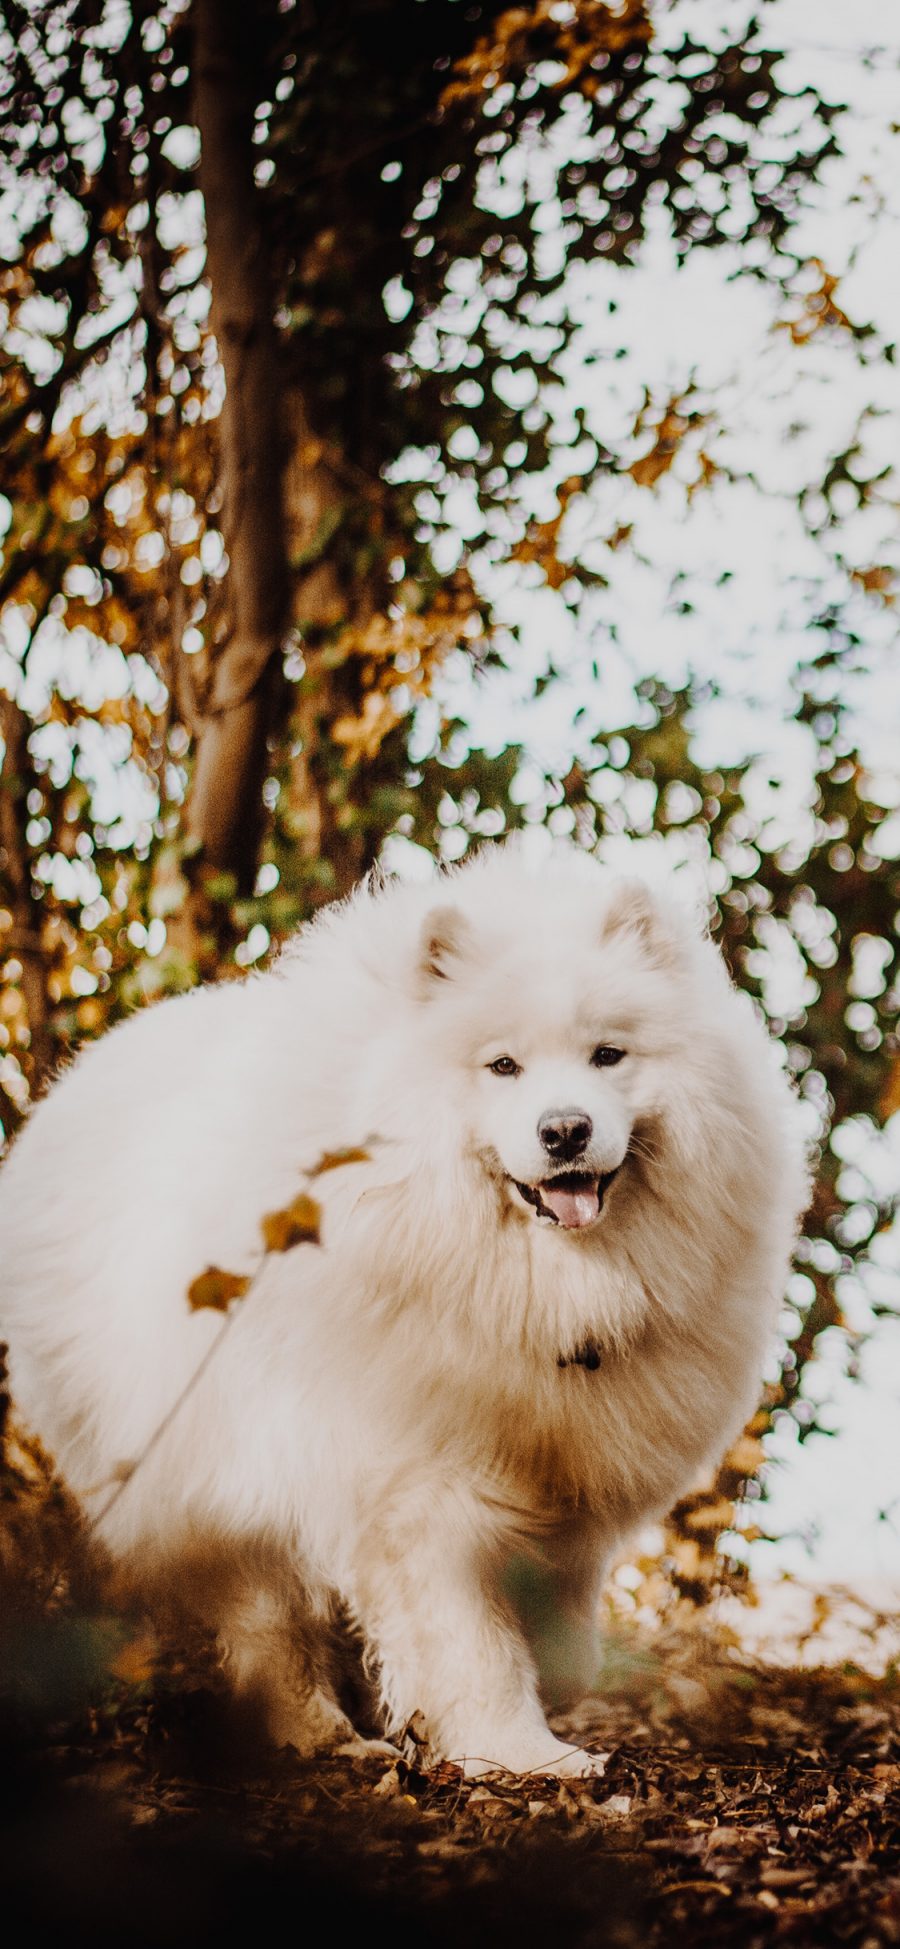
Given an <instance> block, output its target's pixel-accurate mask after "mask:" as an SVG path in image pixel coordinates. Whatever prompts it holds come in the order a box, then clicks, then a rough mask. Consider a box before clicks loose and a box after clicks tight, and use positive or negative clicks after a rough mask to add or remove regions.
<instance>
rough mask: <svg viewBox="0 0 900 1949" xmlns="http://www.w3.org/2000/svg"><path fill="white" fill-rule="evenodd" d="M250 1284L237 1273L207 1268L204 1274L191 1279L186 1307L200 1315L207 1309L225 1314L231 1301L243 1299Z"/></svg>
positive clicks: (218, 1267) (212, 1267)
mask: <svg viewBox="0 0 900 1949" xmlns="http://www.w3.org/2000/svg"><path fill="white" fill-rule="evenodd" d="M249 1284H250V1281H249V1279H247V1278H245V1277H244V1276H243V1274H242V1273H239V1272H223V1271H222V1268H221V1266H214V1265H211V1266H207V1268H206V1271H205V1272H201V1273H200V1275H199V1277H198V1278H196V1279H193V1280H192V1281H191V1284H190V1285H189V1287H188V1295H187V1297H188V1305H189V1307H190V1309H191V1312H192V1313H200V1312H202V1311H203V1309H204V1308H205V1307H209V1308H210V1309H211V1311H212V1312H214V1313H227V1311H228V1308H229V1306H230V1305H231V1302H232V1300H233V1299H243V1296H244V1294H245V1292H246V1291H247V1288H248V1286H249Z"/></svg>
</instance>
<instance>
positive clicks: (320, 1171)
mask: <svg viewBox="0 0 900 1949" xmlns="http://www.w3.org/2000/svg"><path fill="white" fill-rule="evenodd" d="M370 1161H371V1151H367V1150H361V1149H360V1148H359V1147H358V1146H356V1147H352V1146H351V1147H350V1148H348V1149H346V1150H325V1151H323V1152H322V1155H321V1157H320V1158H319V1161H318V1163H317V1164H314V1165H313V1167H312V1170H311V1171H309V1172H308V1174H307V1175H308V1176H309V1177H311V1178H320V1177H323V1176H324V1174H325V1172H326V1171H340V1170H343V1167H344V1165H345V1164H368V1163H369V1162H370Z"/></svg>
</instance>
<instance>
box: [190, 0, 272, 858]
mask: <svg viewBox="0 0 900 1949" xmlns="http://www.w3.org/2000/svg"><path fill="white" fill-rule="evenodd" d="M193 19H194V47H195V52H194V72H195V112H196V117H197V124H198V127H199V130H200V144H201V148H200V185H201V189H202V191H203V199H204V204H205V208H206V235H207V264H208V271H209V280H210V285H211V291H212V302H211V313H210V318H211V324H212V329H213V332H214V333H215V337H216V341H217V344H218V349H219V357H220V359H221V362H222V368H223V372H224V375H225V399H224V404H223V407H222V414H221V419H220V422H219V437H220V441H221V456H222V489H223V520H222V526H223V533H224V539H225V547H226V550H227V553H228V559H229V576H228V597H229V633H228V636H227V638H226V641H225V642H224V644H223V645H222V646H221V648H220V649H219V650H218V651H217V652H216V654H215V657H214V660H213V663H212V679H211V683H210V688H209V695H208V697H207V700H206V704H205V709H204V712H203V716H202V720H201V722H200V724H199V727H198V731H197V742H196V755H195V760H194V775H193V781H192V786H191V793H190V799H189V803H188V808H187V817H186V830H187V837H188V839H189V841H190V842H191V844H192V849H194V850H197V851H199V855H200V860H201V864H202V866H204V867H206V866H209V867H213V868H215V869H216V870H217V871H219V872H227V873H231V874H233V875H234V877H235V879H236V881H237V884H238V887H239V889H241V890H242V891H245V890H247V889H248V888H250V887H252V884H253V879H254V875H255V871H256V865H257V855H258V849H259V839H260V833H261V829H262V816H263V807H262V797H261V788H262V783H263V778H264V776H265V761H266V739H267V735H268V732H269V730H270V728H271V723H272V718H273V714H274V710H275V707H276V702H277V695H278V683H279V661H278V659H279V651H280V649H281V645H282V640H283V636H284V631H285V626H286V615H287V597H288V564H287V548H286V535H285V522H284V510H283V504H282V467H283V460H284V441H283V428H282V421H281V374H280V367H279V355H278V344H277V339H276V334H275V325H274V320H273V295H272V276H271V266H270V263H269V255H268V250H267V247H266V241H265V238H264V235H263V230H262V225H261V222H260V211H259V205H258V197H257V192H256V186H255V183H254V177H253V162H254V155H253V145H252V132H253V110H254V105H255V97H254V89H253V75H254V71H255V66H256V64H255V61H254V28H255V27H256V28H258V29H259V31H261V27H260V23H259V22H258V19H257V10H256V8H255V7H254V6H252V5H248V4H246V0H194V7H193Z"/></svg>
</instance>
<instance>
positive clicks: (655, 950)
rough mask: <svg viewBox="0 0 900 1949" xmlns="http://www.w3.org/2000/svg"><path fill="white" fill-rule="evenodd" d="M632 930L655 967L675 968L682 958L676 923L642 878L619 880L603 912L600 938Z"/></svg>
mask: <svg viewBox="0 0 900 1949" xmlns="http://www.w3.org/2000/svg"><path fill="white" fill-rule="evenodd" d="M623 934H631V935H633V936H634V937H635V939H636V940H638V941H639V942H640V946H641V948H642V950H643V953H644V955H645V957H646V959H647V960H648V961H650V962H652V964H653V966H654V967H655V968H674V967H677V966H678V964H679V963H680V962H681V961H683V960H684V943H683V941H682V940H681V938H680V935H679V931H678V928H677V926H675V925H672V924H671V923H670V919H669V916H668V915H667V913H666V911H665V909H664V908H661V907H660V905H659V903H658V902H657V901H656V900H654V897H653V894H652V893H651V891H650V888H649V887H648V886H647V885H646V884H645V883H644V881H643V880H622V881H620V883H619V885H618V886H617V887H616V890H615V892H614V894H613V897H612V900H611V901H610V904H609V907H608V908H607V910H606V913H605V914H604V916H603V922H602V926H601V939H602V940H604V941H611V940H615V938H616V937H617V936H621V935H623Z"/></svg>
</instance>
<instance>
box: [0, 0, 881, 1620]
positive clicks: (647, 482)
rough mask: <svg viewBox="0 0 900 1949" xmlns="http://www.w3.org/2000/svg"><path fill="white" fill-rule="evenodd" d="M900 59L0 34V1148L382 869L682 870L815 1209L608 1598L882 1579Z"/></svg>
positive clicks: (530, 22)
mask: <svg viewBox="0 0 900 1949" xmlns="http://www.w3.org/2000/svg"><path fill="white" fill-rule="evenodd" d="M892 27H893V22H892V18H891V14H890V10H889V9H886V8H885V7H884V6H883V5H882V4H879V0H857V3H856V4H855V5H854V6H853V7H852V8H848V7H846V6H844V5H842V4H840V0H820V4H819V5H818V6H816V7H815V8H810V7H809V6H807V5H804V4H802V0H761V3H760V4H758V5H757V6H756V8H755V9H751V8H750V7H749V6H748V5H747V4H745V3H744V0H656V4H649V5H645V4H643V0H621V4H619V5H613V6H606V5H603V4H600V0H531V3H530V4H523V5H521V6H514V7H506V6H501V5H495V4H492V3H491V0H484V3H483V4H481V5H471V6H466V5H465V4H463V0H348V4H346V5H344V6H341V7H326V6H321V7H320V6H318V5H316V4H312V0H296V4H295V3H294V0H278V3H276V0H255V4H253V5H243V6H240V5H236V4H231V0H223V4H221V5H216V4H215V0H193V4H192V5H190V6H188V5H186V4H185V5H178V4H159V0H52V3H47V0H24V3H23V4H14V3H13V0H0V57H2V64H3V78H2V80H0V245H2V254H3V261H4V268H3V270H2V272H0V306H2V308H0V440H2V445H3V455H4V459H3V474H2V499H0V530H2V537H3V539H2V560H0V605H2V606H0V632H2V634H0V732H2V770H0V984H2V986H0V1123H2V1132H3V1140H4V1142H6V1141H14V1139H15V1132H16V1129H17V1128H18V1126H19V1123H20V1122H21V1120H22V1118H23V1117H24V1116H25V1115H26V1114H27V1111H28V1106H29V1103H30V1102H31V1101H32V1099H33V1098H34V1097H35V1096H36V1095H37V1094H38V1093H39V1092H40V1090H41V1089H42V1088H43V1087H45V1085H46V1083H47V1081H48V1079H49V1078H50V1077H51V1075H52V1073H53V1070H54V1068H55V1067H56V1065H58V1064H59V1063H60V1062H61V1061H63V1060H64V1059H65V1058H66V1056H67V1055H68V1054H69V1052H70V1051H71V1050H72V1049H73V1048H74V1047H76V1046H77V1045H78V1044H79V1043H80V1042H82V1041H84V1040H86V1039H89V1038H91V1037H93V1036H96V1035H99V1034H102V1033H103V1031H104V1029H105V1028H106V1027H107V1026H108V1025H109V1024H110V1023H111V1022H113V1021H114V1020H116V1019H117V1018H118V1017H119V1016H120V1015H121V1014H122V1013H123V1012H126V1011H128V1010H130V1009H132V1008H135V1007H137V1006H142V1005H144V1004H145V1003H147V1002H151V1001H153V1000H154V999H156V998H157V997H159V996H161V995H164V994H165V993H167V992H171V991H172V990H174V989H179V988H183V987H185V986H187V985H190V984H191V983H193V982H195V981H198V980H206V979H210V978H215V977H226V978H240V975H241V972H242V971H243V970H244V969H246V968H247V967H249V966H252V965H256V964H259V963H260V962H261V961H262V960H263V959H264V958H265V956H266V955H267V954H269V953H270V952H271V951H272V950H273V949H274V948H276V947H277V945H278V943H279V942H280V941H281V940H282V939H283V938H284V937H285V935H286V933H287V932H289V931H290V929H291V928H292V927H293V926H295V925H296V924H297V922H298V921H300V920H302V919H303V918H304V917H305V916H306V915H308V914H309V913H311V912H312V911H314V909H315V908H316V907H317V906H318V905H319V904H321V902H322V901H323V900H327V899H329V898H332V897H333V896H334V895H335V894H339V893H341V892H342V891H344V890H345V889H346V888H347V887H348V886H349V885H350V884H352V882H353V881H354V880H355V878H356V877H357V876H358V875H359V874H360V873H361V872H364V871H365V870H366V869H367V867H368V866H369V865H371V864H372V862H373V861H374V860H376V859H378V858H382V859H383V860H384V861H385V863H386V864H387V865H388V866H389V867H390V868H391V869H392V870H395V871H397V872H401V873H411V874H414V873H419V872H422V871H423V870H427V867H428V861H429V859H430V857H431V856H433V855H437V856H438V857H440V858H443V859H448V860H453V859H458V858H461V857H462V856H463V854H464V853H465V852H466V850H467V848H468V847H469V846H470V845H472V844H473V843H476V842H477V841H478V840H479V839H480V838H491V837H495V836H497V835H499V834H501V833H502V832H504V831H507V830H510V829H513V828H519V827H525V828H527V829H528V830H529V833H530V835H531V837H530V840H529V843H530V844H533V845H534V846H536V847H539V846H541V845H542V844H546V843H549V840H548V835H553V834H567V835H571V836H574V838H575V839H576V840H577V841H578V843H580V844H582V845H584V846H586V847H588V848H591V849H595V848H596V849H598V850H599V851H600V853H601V855H603V856H606V857H609V858H610V859H612V860H614V861H617V860H619V859H620V857H621V856H622V854H623V852H624V851H626V850H627V851H629V853H630V854H631V855H632V856H633V854H634V849H635V848H637V849H638V855H639V865H640V866H641V868H644V867H645V868H646V870H647V871H650V872H656V871H658V870H660V867H661V866H662V867H663V868H665V869H666V870H670V869H671V870H674V871H675V872H676V873H677V874H679V875H681V877H682V879H683V880H684V881H685V882H689V884H690V887H691V888H692V889H693V888H695V887H696V884H697V882H698V880H699V881H700V883H701V884H702V886H703V887H704V888H705V890H706V892H705V896H704V897H706V898H708V901H709V905H710V918H711V925H712V927H713V929H714V931H715V933H716V936H717V938H718V939H719V940H720V942H721V945H722V948H723V952H724V953H725V955H726V957H727V960H728V962H729V965H730V967H731V970H732V972H733V974H734V977H735V979H736V980H737V981H738V982H739V983H740V984H741V985H742V986H743V987H744V988H746V989H747V990H748V991H749V993H750V994H751V995H752V997H753V999H754V1002H755V1004H756V1006H757V1007H758V1008H759V1009H760V1010H762V1012H763V1014H764V1015H765V1017H766V1018H767V1020H768V1022H769V1024H770V1026H771V1029H772V1032H773V1033H774V1034H775V1035H776V1036H777V1037H779V1038H780V1039H781V1042H782V1044H783V1048H784V1055H785V1062H786V1064H787V1066H788V1068H789V1070H790V1072H791V1074H792V1075H793V1076H794V1078H795V1079H796V1084H797V1088H798V1091H799V1093H800V1096H801V1099H802V1102H803V1105H804V1113H805V1115H806V1118H807V1125H808V1130H809V1136H810V1141H811V1143H812V1144H813V1145H814V1146H815V1147H816V1150H817V1155H818V1158H819V1167H818V1173H817V1185H816V1193H815V1198H814V1201H813V1205H812V1208H811V1211H810V1214H809V1218H808V1221H807V1224H806V1228H805V1231H804V1235H803V1237H802V1239H801V1240H800V1243H799V1246H798V1250H797V1256H796V1263H795V1268H794V1271H793V1274H792V1277H791V1281H790V1285H789V1288H788V1291H787V1293H786V1295H785V1306H784V1313H783V1319H782V1327H781V1340H780V1344H779V1348H778V1350H777V1354H776V1355H775V1356H774V1357H773V1362H772V1365H771V1369H770V1372H769V1374H768V1375H767V1380H766V1390H765V1394H764V1398H763V1401H762V1404H761V1408H760V1412H759V1414H758V1415H757V1417H756V1419H755V1421H754V1422H753V1424H752V1425H751V1427H750V1429H749V1430H748V1431H747V1433H746V1434H745V1436H744V1437H743V1438H742V1440H741V1442H740V1443H739V1444H738V1445H737V1447H736V1449H735V1451H734V1452H733V1453H732V1455H731V1456H730V1457H729V1458H727V1460H726V1462H725V1463H724V1464H723V1467H722V1469H721V1470H720V1472H719V1474H718V1476H717V1478H716V1480H715V1481H714V1482H711V1483H709V1484H707V1485H703V1486H699V1487H698V1492H697V1494H696V1496H694V1497H691V1498H687V1499H686V1501H685V1503H684V1504H683V1505H681V1506H680V1508H679V1510H678V1511H676V1512H675V1513H674V1516H673V1519H672V1522H671V1524H670V1525H669V1527H668V1530H667V1531H666V1533H665V1535H663V1536H662V1537H658V1538H655V1539H651V1540H650V1541H649V1542H648V1556H647V1558H646V1560H642V1567H641V1568H640V1569H639V1571H631V1570H629V1571H627V1572H626V1575H625V1578H624V1581H623V1584H622V1590H623V1592H627V1591H629V1590H634V1591H637V1590H638V1589H639V1588H640V1589H642V1590H645V1591H646V1589H647V1588H648V1587H651V1586H652V1588H653V1589H654V1590H657V1591H658V1590H659V1588H660V1587H661V1582H660V1575H659V1572H658V1566H659V1565H662V1566H663V1569H662V1582H663V1583H665V1585H666V1587H667V1588H668V1589H669V1590H671V1589H675V1590H677V1591H679V1592H680V1593H681V1594H682V1595H683V1596H688V1597H694V1598H698V1599H702V1598H705V1597H708V1596H709V1595H710V1594H711V1593H716V1592H720V1591H722V1590H723V1589H724V1590H727V1589H731V1588H739V1587H740V1586H741V1584H742V1583H743V1582H744V1580H745V1579H746V1574H747V1569H748V1567H749V1569H750V1571H751V1573H752V1576H753V1579H754V1581H756V1582H757V1583H759V1582H762V1583H765V1581H766V1580H767V1579H771V1578H772V1577H773V1576H776V1575H779V1574H780V1573H781V1572H783V1571H785V1570H790V1571H792V1572H793V1573H795V1574H796V1575H798V1576H799V1577H800V1578H801V1579H804V1580H805V1581H806V1582H808V1583H812V1584H813V1585H816V1586H822V1587H826V1586H830V1585H833V1584H835V1583H840V1584H844V1585H849V1586H851V1588H852V1589H853V1590H854V1591H855V1593H856V1594H857V1595H858V1596H862V1597H863V1598H866V1597H867V1594H869V1595H871V1597H872V1601H874V1602H875V1603H876V1604H878V1605H882V1604H884V1603H886V1602H888V1601H889V1599H890V1593H891V1592H892V1591H893V1592H894V1594H895V1595H896V1592H897V1589H898V1586H900V1546H898V1536H900V1469H898V1454H900V1285H898V1262H900V1254H898V1233H897V1216H896V1214H897V1201H898V1191H900V1053H898V1043H897V1032H896V1014H897V986H896V983H897V954H898V936H897V928H898V909H900V866H898V860H900V756H898V752H900V744H898V729H900V724H898V720H900V695H898V678H897V672H896V623H897V607H896V603H897V591H898V574H900V478H898V461H897V456H898V451H900V437H898V436H900V391H898V374H897V365H896V345H895V331H896V321H897V318H898V316H900V248H898V244H900V237H898V217H900V140H898V123H897V67H898V41H897V36H896V32H894V33H893V35H891V32H890V30H891V29H892ZM691 897H693V894H692V896H691ZM134 1115H135V1117H136V1118H139V1117H140V1115H141V1105H140V1104H139V1103H136V1104H135V1105H134ZM651 1561H652V1562H653V1563H655V1564H656V1565H657V1573H655V1574H656V1581H655V1582H654V1581H653V1578H652V1577H651V1578H650V1585H649V1586H648V1584H647V1582H646V1579H647V1578H648V1577H649V1576H650V1572H649V1571H648V1568H647V1565H648V1564H649V1563H651ZM629 1579H630V1581H629ZM641 1579H644V1580H645V1581H644V1582H643V1583H641Z"/></svg>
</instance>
